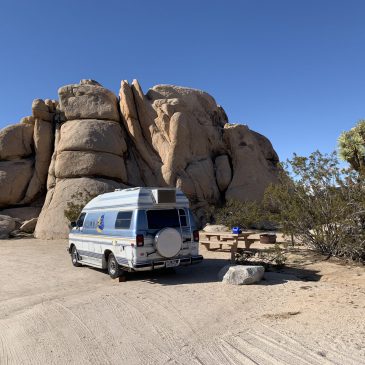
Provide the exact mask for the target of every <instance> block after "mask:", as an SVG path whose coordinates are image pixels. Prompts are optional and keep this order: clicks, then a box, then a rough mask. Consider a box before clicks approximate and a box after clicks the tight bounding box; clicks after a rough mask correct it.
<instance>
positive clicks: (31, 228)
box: [19, 218, 38, 233]
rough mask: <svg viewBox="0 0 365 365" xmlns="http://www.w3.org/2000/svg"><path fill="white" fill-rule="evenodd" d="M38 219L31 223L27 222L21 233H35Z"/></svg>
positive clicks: (33, 219)
mask: <svg viewBox="0 0 365 365" xmlns="http://www.w3.org/2000/svg"><path fill="white" fill-rule="evenodd" d="M37 220H38V218H32V219H31V220H29V221H25V222H24V223H23V224H22V225H21V226H20V228H19V230H20V231H21V232H26V233H33V232H34V230H35V226H36V224H37Z"/></svg>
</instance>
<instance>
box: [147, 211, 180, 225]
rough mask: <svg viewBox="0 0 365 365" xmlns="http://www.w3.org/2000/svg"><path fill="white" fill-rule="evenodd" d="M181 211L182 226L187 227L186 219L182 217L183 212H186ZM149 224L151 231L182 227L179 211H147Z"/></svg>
mask: <svg viewBox="0 0 365 365" xmlns="http://www.w3.org/2000/svg"><path fill="white" fill-rule="evenodd" d="M179 211H180V219H181V225H182V226H186V217H185V216H184V217H181V215H182V214H181V213H182V212H181V211H183V212H184V210H183V209H179ZM146 215H147V222H148V228H150V229H161V228H165V227H180V224H179V215H178V212H177V209H156V210H147V211H146Z"/></svg>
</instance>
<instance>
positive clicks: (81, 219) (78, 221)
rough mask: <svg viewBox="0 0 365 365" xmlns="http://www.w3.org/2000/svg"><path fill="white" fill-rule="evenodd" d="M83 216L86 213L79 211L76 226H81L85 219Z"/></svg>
mask: <svg viewBox="0 0 365 365" xmlns="http://www.w3.org/2000/svg"><path fill="white" fill-rule="evenodd" d="M85 216H86V213H81V214H80V216H79V218H78V219H77V221H76V226H77V227H80V228H81V227H82V226H83V224H84V220H85Z"/></svg>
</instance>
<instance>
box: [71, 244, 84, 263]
mask: <svg viewBox="0 0 365 365" xmlns="http://www.w3.org/2000/svg"><path fill="white" fill-rule="evenodd" d="M71 260H72V265H73V266H75V267H80V266H82V265H81V264H80V263H79V254H78V252H77V249H76V247H75V246H72V249H71Z"/></svg>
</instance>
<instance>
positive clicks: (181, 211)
mask: <svg viewBox="0 0 365 365" xmlns="http://www.w3.org/2000/svg"><path fill="white" fill-rule="evenodd" d="M179 215H180V222H181V226H182V227H186V226H187V225H188V224H187V220H186V213H185V210H184V209H179Z"/></svg>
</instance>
